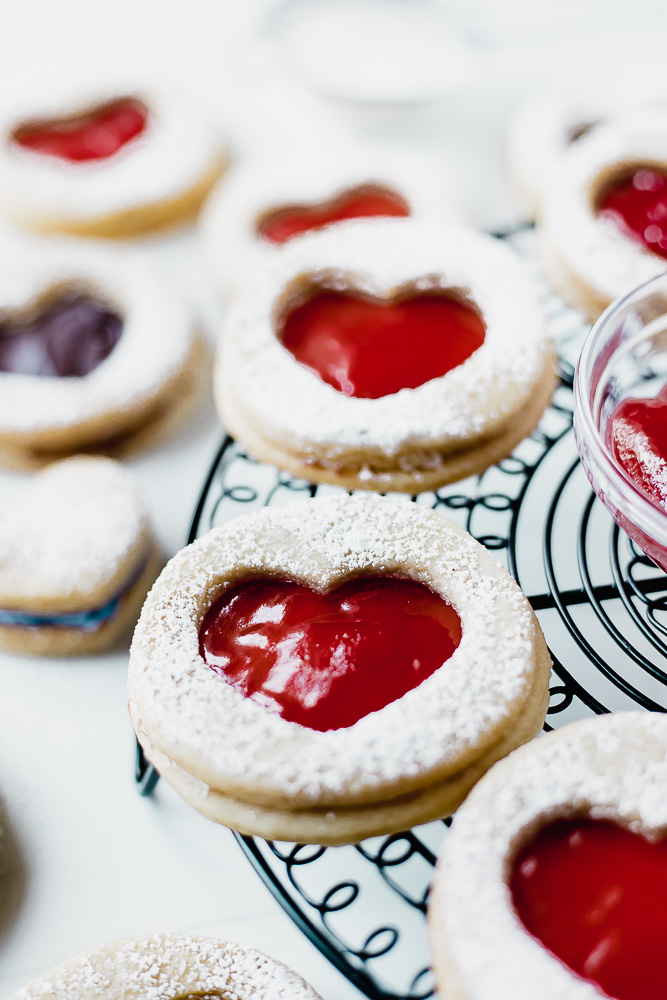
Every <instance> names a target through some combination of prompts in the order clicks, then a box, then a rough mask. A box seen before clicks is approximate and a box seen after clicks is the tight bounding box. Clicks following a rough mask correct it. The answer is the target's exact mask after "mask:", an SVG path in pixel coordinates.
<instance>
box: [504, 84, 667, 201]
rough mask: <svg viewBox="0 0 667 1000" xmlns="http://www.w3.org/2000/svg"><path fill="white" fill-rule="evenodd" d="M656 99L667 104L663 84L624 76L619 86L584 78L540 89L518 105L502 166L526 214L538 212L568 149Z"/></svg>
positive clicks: (513, 116) (510, 126)
mask: <svg viewBox="0 0 667 1000" xmlns="http://www.w3.org/2000/svg"><path fill="white" fill-rule="evenodd" d="M659 100H662V101H663V102H665V101H667V88H666V87H665V84H664V81H659V82H657V81H653V82H652V81H651V80H650V79H649V80H643V79H640V80H637V79H635V78H633V76H632V75H631V74H630V73H624V74H623V76H622V81H621V82H620V83H616V84H614V83H613V82H611V81H609V80H603V81H596V82H593V81H591V80H586V81H582V82H580V83H579V84H578V85H577V86H574V87H573V86H561V87H558V88H552V89H549V90H546V91H542V92H540V93H537V94H535V95H533V96H532V97H530V98H529V99H528V100H527V101H525V102H524V103H523V104H521V105H520V106H519V107H518V108H517V110H516V111H515V112H514V114H513V115H512V117H511V118H510V121H509V125H508V128H507V165H508V170H509V174H510V178H511V180H512V182H513V185H514V188H515V190H516V193H517V196H518V198H519V201H520V204H521V207H522V208H523V210H524V212H525V214H526V215H527V216H528V217H529V218H534V217H535V216H536V215H538V214H539V210H540V206H541V204H542V201H543V198H544V197H545V195H546V194H547V193H548V190H549V178H550V175H551V171H552V170H553V169H554V166H556V164H557V163H558V162H559V160H560V158H561V156H562V155H563V153H565V152H566V151H567V150H568V149H570V147H571V146H573V145H574V144H576V143H577V142H578V141H579V140H580V139H581V138H582V137H583V136H585V135H588V133H589V132H591V131H592V130H593V129H595V128H597V126H598V125H601V124H603V123H605V122H607V121H608V120H609V119H611V118H614V117H616V116H617V115H619V114H623V113H625V112H627V111H629V110H630V109H637V108H641V106H642V105H643V104H647V103H654V102H657V101H659Z"/></svg>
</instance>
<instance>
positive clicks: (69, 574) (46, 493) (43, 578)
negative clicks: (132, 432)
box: [0, 456, 161, 656]
mask: <svg viewBox="0 0 667 1000" xmlns="http://www.w3.org/2000/svg"><path fill="white" fill-rule="evenodd" d="M160 565H161V561H160V555H159V553H158V551H157V549H156V546H155V541H154V539H153V534H152V531H151V528H150V524H149V522H148V519H147V515H146V512H145V510H144V505H143V503H142V501H141V498H140V496H139V494H138V492H137V489H136V487H135V485H134V482H133V480H132V479H131V477H130V476H129V474H128V473H127V472H125V470H124V469H123V468H122V466H120V465H118V464H117V463H116V462H113V461H112V460H111V459H108V458H88V457H81V456H79V457H75V458H70V459H67V460H66V461H64V462H58V463H56V464H55V465H52V466H50V467H49V468H48V469H45V470H44V471H43V472H41V473H38V474H37V475H36V476H35V478H34V479H33V480H31V482H30V483H29V484H28V485H27V486H25V487H23V488H21V489H20V490H19V491H18V492H17V493H15V494H10V495H9V496H8V497H6V498H4V499H3V500H2V501H0V647H2V648H3V649H10V650H15V651H17V652H21V653H37V654H42V655H51V656H58V655H65V654H70V653H89V652H94V651H97V650H100V649H104V648H107V647H109V646H111V645H112V644H113V643H114V642H115V641H116V640H117V639H118V638H119V636H121V635H122V634H123V633H124V632H127V631H128V630H129V629H130V628H131V627H132V625H133V624H134V622H135V620H136V617H137V615H138V613H139V610H140V608H141V604H142V602H143V600H144V597H145V596H146V591H147V590H148V588H149V587H150V585H151V583H152V582H153V580H154V579H155V577H156V575H157V572H158V570H159V567H160Z"/></svg>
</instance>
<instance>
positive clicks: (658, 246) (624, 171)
mask: <svg viewBox="0 0 667 1000" xmlns="http://www.w3.org/2000/svg"><path fill="white" fill-rule="evenodd" d="M666 217H667V108H651V109H645V110H643V111H642V112H641V113H640V112H636V113H633V114H627V115H625V116H623V117H619V118H617V119H614V120H613V121H609V122H608V123H607V124H605V125H600V126H599V127H598V128H596V129H595V131H594V132H592V133H591V134H590V135H587V136H584V137H583V138H581V139H580V140H579V142H578V143H577V144H576V146H574V147H573V148H572V149H571V150H570V151H569V152H568V153H567V154H566V155H564V156H563V157H562V159H561V160H560V163H559V165H558V167H557V169H554V171H553V172H552V174H551V175H550V182H549V189H548V192H545V196H544V201H543V207H542V213H541V218H540V220H539V221H540V234H541V247H542V252H543V257H544V264H545V270H546V272H547V277H548V278H549V280H550V281H551V283H552V284H553V286H554V288H555V289H556V290H557V291H558V292H560V294H561V295H563V297H564V298H565V299H566V300H567V301H568V302H569V303H571V304H572V305H574V306H575V307H576V308H578V309H581V311H582V312H584V313H585V314H586V315H587V316H588V318H589V319H591V320H594V319H597V317H598V316H599V315H600V313H601V312H602V311H603V310H604V309H605V308H606V307H607V306H608V305H609V304H610V303H611V302H613V301H614V299H617V298H618V297H619V296H621V295H624V294H626V293H627V292H629V291H631V290H632V289H634V288H636V287H637V286H638V285H640V284H642V283H643V282H644V281H648V279H649V278H653V277H655V276H656V275H657V274H660V273H662V271H664V270H665V267H667V264H666V263H665V260H666V258H667V224H666V222H665V218H666Z"/></svg>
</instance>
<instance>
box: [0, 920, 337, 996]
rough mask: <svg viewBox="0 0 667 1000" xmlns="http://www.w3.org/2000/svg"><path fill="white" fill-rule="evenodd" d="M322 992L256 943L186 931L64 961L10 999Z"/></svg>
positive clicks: (105, 947)
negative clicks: (255, 945)
mask: <svg viewBox="0 0 667 1000" xmlns="http://www.w3.org/2000/svg"><path fill="white" fill-rule="evenodd" d="M194 997H200V998H201V1000H214V998H216V997H219V998H220V1000H232V998H233V1000H319V997H318V995H317V994H316V993H315V991H314V990H313V989H312V988H311V987H310V986H309V985H308V983H306V982H305V981H304V980H303V979H301V977H300V976H298V975H297V974H296V973H295V972H292V970H291V969H288V968H287V966H286V965H283V964H282V963H281V962H277V961H276V960H275V959H272V958H269V957H268V955H263V954H262V953H261V952H259V951H255V950H254V949H253V948H246V947H245V946H244V945H241V944H235V943H233V942H227V941H219V940H217V939H215V938H204V937H191V936H190V935H187V934H154V935H153V936H152V937H146V938H134V939H131V940H127V941H116V942H111V943H109V944H106V945H102V946H101V947H99V948H92V949H90V951H86V952H83V954H81V955H78V956H76V957H75V958H72V959H70V960H69V961H67V962H63V963H62V964H61V965H58V966H56V968H55V969H52V970H51V971H50V972H47V973H46V974H45V975H43V976H40V977H39V978H38V979H34V980H33V981H32V982H31V983H29V984H28V985H27V986H24V987H23V988H22V989H20V990H19V991H18V993H15V994H14V996H13V997H12V1000H47V998H48V1000H130V998H132V1000H135V998H136V1000H190V998H194Z"/></svg>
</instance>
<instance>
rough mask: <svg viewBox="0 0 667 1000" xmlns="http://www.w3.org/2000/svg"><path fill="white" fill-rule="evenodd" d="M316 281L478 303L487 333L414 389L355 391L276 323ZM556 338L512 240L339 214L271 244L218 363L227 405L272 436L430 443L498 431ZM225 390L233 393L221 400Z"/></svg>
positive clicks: (306, 447) (292, 443)
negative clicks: (340, 384) (287, 343)
mask: <svg viewBox="0 0 667 1000" xmlns="http://www.w3.org/2000/svg"><path fill="white" fill-rule="evenodd" d="M312 286H315V287H316V288H324V289H329V290H334V291H351V292H355V293H359V294H361V295H366V296H371V297H375V298H378V299H391V298H393V297H396V296H397V295H400V294H405V293H406V292H408V291H409V292H414V293H415V294H419V293H424V292H444V293H450V294H452V295H454V296H456V297H459V298H461V299H462V300H463V301H464V302H467V303H470V304H472V305H473V306H474V307H475V308H477V309H478V310H479V312H480V313H481V315H482V318H483V320H484V322H485V324H486V340H485V342H484V344H483V345H482V347H480V348H479V350H477V351H476V352H475V353H474V354H473V355H472V357H470V358H469V359H468V360H467V361H466V362H464V363H463V364H461V365H459V366H458V367H457V368H455V369H453V370H452V371H449V372H447V374H446V375H443V376H441V377H440V378H435V379H431V380H430V381H428V382H426V383H425V384H423V385H421V386H419V387H418V388H416V389H403V390H401V391H399V392H397V393H394V394H392V395H389V396H383V397H381V398H379V399H359V398H350V397H348V396H345V395H344V394H343V393H340V392H338V391H337V390H335V389H334V388H332V387H331V386H329V385H326V384H325V383H323V382H322V381H321V380H320V379H319V378H318V377H317V376H316V375H315V374H313V373H312V372H310V371H308V370H307V369H306V368H305V367H303V366H301V365H299V364H298V362H296V361H295V359H294V358H293V357H292V355H291V354H290V353H289V351H287V350H286V348H285V347H284V346H283V345H282V344H281V342H280V338H279V331H278V327H279V325H280V321H281V317H283V316H284V315H285V313H286V312H288V311H289V309H290V307H292V306H293V305H295V304H298V302H299V300H301V301H302V300H303V295H304V291H307V289H308V288H311V287H312ZM550 357H551V347H550V343H549V339H548V337H547V335H546V333H545V330H544V322H543V317H542V314H541V311H540V309H539V306H538V304H537V296H536V292H535V289H534V287H533V285H532V283H531V281H530V279H529V278H528V277H527V276H526V273H525V272H524V270H523V268H522V266H521V264H520V262H519V261H518V260H517V259H516V258H515V257H514V255H513V254H512V252H511V251H510V250H508V248H506V247H503V246H501V245H499V244H498V242H497V241H494V240H493V239H491V238H489V237H485V236H481V235H479V234H477V233H475V232H473V231H472V230H468V229H464V228H462V227H461V228H455V227H454V226H451V227H447V228H444V227H443V228H440V227H437V226H430V225H428V224H426V223H420V222H418V221H416V220H411V219H400V220H390V219H375V220H370V221H369V220H359V221H354V222H346V223H340V224H338V225H336V226H332V227H329V228H328V229H326V230H324V231H322V232H319V233H312V234H308V235H306V236H303V237H300V238H299V239H295V240H294V241H292V242H290V243H288V244H286V245H285V246H284V247H282V248H281V249H280V250H277V251H276V252H275V253H274V254H273V258H272V264H271V267H270V268H269V267H268V266H267V268H266V270H265V273H264V275H263V280H261V281H258V282H256V283H255V284H254V285H253V286H249V287H248V288H247V289H246V290H245V291H244V293H243V295H242V297H241V298H240V299H239V300H238V301H237V304H236V307H235V308H234V309H233V310H232V312H231V314H230V315H229V317H228V320H227V323H226V325H225V329H224V333H223V338H222V343H221V350H220V356H219V361H218V365H217V372H216V386H217V393H218V398H219V399H221V400H222V402H223V406H224V405H229V406H232V405H234V406H238V408H239V410H240V411H242V412H243V413H244V414H246V416H248V418H249V419H252V422H253V423H255V424H256V425H257V426H258V428H260V429H261V433H262V435H263V436H264V437H265V438H266V439H268V440H276V441H279V442H281V443H282V444H284V443H287V445H288V446H289V447H290V449H292V450H295V451H297V452H300V453H302V454H305V455H307V454H308V453H309V452H311V451H318V450H320V449H322V447H324V448H326V452H327V458H328V459H329V460H331V459H332V458H333V459H335V457H336V456H338V455H340V456H343V457H344V456H345V452H346V450H347V449H350V448H353V449H359V450H360V451H362V452H363V453H364V454H366V455H367V456H368V458H369V460H370V459H371V458H372V457H373V456H374V455H379V456H385V457H386V456H396V455H400V454H401V452H402V451H409V450H414V449H419V448H425V449H431V450H432V449H434V448H437V449H438V452H439V453H440V454H447V452H448V451H452V450H456V449H457V448H461V447H462V446H463V445H464V444H465V445H466V446H467V445H469V444H473V443H474V442H475V441H476V440H479V439H483V438H484V437H487V436H489V435H491V434H492V433H497V432H499V431H500V430H501V429H502V427H503V426H504V425H505V424H507V423H508V422H509V421H510V420H511V419H512V417H513V416H515V415H516V414H517V413H518V412H520V411H521V409H522V408H523V407H524V406H525V405H526V402H527V401H528V399H529V398H530V396H531V394H532V392H533V391H534V389H535V386H536V384H537V383H538V382H539V381H540V379H541V378H542V377H543V376H544V373H545V370H546V367H547V365H548V364H549V359H550ZM225 393H227V394H228V396H229V399H230V402H229V403H228V404H225Z"/></svg>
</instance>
